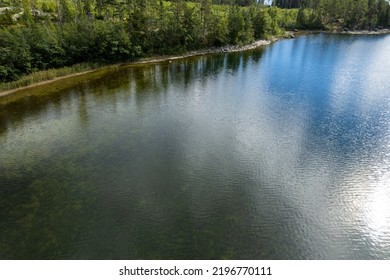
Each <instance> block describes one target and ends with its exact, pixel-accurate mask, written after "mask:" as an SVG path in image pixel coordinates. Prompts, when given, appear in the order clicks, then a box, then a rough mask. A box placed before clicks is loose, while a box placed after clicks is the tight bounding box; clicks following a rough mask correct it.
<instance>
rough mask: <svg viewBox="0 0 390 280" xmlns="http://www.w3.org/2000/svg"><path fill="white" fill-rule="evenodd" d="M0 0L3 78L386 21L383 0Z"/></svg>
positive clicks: (389, 14) (389, 18)
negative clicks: (270, 0)
mask: <svg viewBox="0 0 390 280" xmlns="http://www.w3.org/2000/svg"><path fill="white" fill-rule="evenodd" d="M267 3H268V2H267V1H255V0H219V1H218V0H214V1H212V0H197V1H196V0H193V1H184V0H173V1H163V0H83V1H82V0H9V1H0V83H5V82H11V81H15V80H18V79H20V78H21V77H23V76H24V75H27V74H30V73H33V72H37V71H41V70H47V69H53V68H61V67H65V66H72V65H78V64H80V63H100V64H103V65H104V64H110V63H116V62H129V61H134V60H135V59H137V58H140V57H146V56H153V55H167V54H176V53H185V52H187V51H191V50H197V49H202V48H210V47H218V46H224V45H245V44H249V43H251V42H253V41H254V40H258V39H265V38H269V37H271V36H283V34H285V31H286V30H294V29H308V30H313V29H320V30H346V29H348V30H361V29H367V30H372V29H377V28H379V29H380V28H388V27H389V26H390V5H389V3H388V1H386V0H343V1H340V0H276V1H274V2H273V3H272V5H266V4H267Z"/></svg>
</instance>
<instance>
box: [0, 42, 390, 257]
mask: <svg viewBox="0 0 390 280" xmlns="http://www.w3.org/2000/svg"><path fill="white" fill-rule="evenodd" d="M389 69H390V36H334V35H313V36H303V37H300V38H298V39H295V40H283V41H280V42H277V43H275V44H273V45H271V46H268V47H265V48H264V49H259V50H255V51H248V52H244V53H233V54H223V55H213V56H203V57H198V58H191V59H186V60H181V61H174V62H172V63H160V64H153V65H144V66H137V67H127V68H126V67H125V68H119V69H112V70H109V71H104V72H99V73H94V74H92V75H89V76H83V77H82V78H80V77H78V78H76V79H73V80H70V81H69V80H67V81H61V82H59V83H57V84H52V85H48V86H45V87H41V88H38V89H34V90H29V91H27V92H24V93H22V94H19V95H17V96H12V97H7V98H3V99H0V237H1V238H0V258H2V259H225V258H226V259H390V83H389V81H390V71H389Z"/></svg>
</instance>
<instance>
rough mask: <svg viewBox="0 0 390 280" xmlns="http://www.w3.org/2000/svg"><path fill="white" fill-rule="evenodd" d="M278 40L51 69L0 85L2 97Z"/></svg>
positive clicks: (0, 95)
mask: <svg viewBox="0 0 390 280" xmlns="http://www.w3.org/2000/svg"><path fill="white" fill-rule="evenodd" d="M276 40H277V38H275V37H274V38H271V39H269V40H258V41H255V42H253V43H251V44H248V45H245V46H240V45H226V46H223V47H218V48H217V47H213V48H208V49H201V50H196V51H190V52H186V53H184V54H178V55H169V56H151V57H146V58H142V59H139V60H137V61H134V62H128V63H121V64H106V65H104V64H91V63H83V64H77V65H74V66H72V67H63V68H59V69H50V70H45V71H39V72H34V73H32V74H29V75H26V76H24V77H22V78H21V79H19V80H16V81H13V82H8V83H0V97H2V96H6V95H9V94H12V93H14V92H17V91H19V90H23V89H26V88H29V87H34V86H39V85H42V84H47V83H50V82H54V81H58V80H60V79H65V78H71V77H74V76H79V75H83V74H87V73H90V72H92V71H95V70H103V69H105V68H111V67H118V66H126V65H137V64H146V63H158V62H163V61H171V60H177V59H183V58H187V57H194V56H201V55H207V54H213V53H227V52H239V51H245V50H250V49H255V48H258V47H261V46H265V45H268V44H271V43H272V42H274V41H276Z"/></svg>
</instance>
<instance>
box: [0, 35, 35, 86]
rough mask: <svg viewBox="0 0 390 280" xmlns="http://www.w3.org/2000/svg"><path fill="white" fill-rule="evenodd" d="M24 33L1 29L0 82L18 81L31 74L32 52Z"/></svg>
mask: <svg viewBox="0 0 390 280" xmlns="http://www.w3.org/2000/svg"><path fill="white" fill-rule="evenodd" d="M23 33H24V32H23V31H21V30H19V29H14V28H12V29H10V30H7V29H0V81H1V82H7V81H12V80H16V79H18V78H19V77H20V76H21V75H23V74H25V73H30V72H31V60H32V58H31V52H30V48H29V45H28V42H27V40H26V39H25V37H24V34H23Z"/></svg>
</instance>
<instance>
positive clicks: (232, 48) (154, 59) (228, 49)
mask: <svg viewBox="0 0 390 280" xmlns="http://www.w3.org/2000/svg"><path fill="white" fill-rule="evenodd" d="M319 33H325V34H340V35H384V34H390V29H388V28H386V29H377V30H333V31H329V30H297V29H295V30H290V31H286V33H285V34H284V35H282V36H279V37H272V38H271V39H268V40H265V39H263V40H257V41H255V42H253V43H251V44H249V45H244V46H238V45H227V46H223V47H211V48H208V49H200V50H194V51H189V52H186V53H184V54H181V55H179V54H177V55H163V56H150V57H144V58H140V59H138V60H136V61H133V62H124V63H116V64H107V65H105V66H101V67H97V68H95V69H91V70H87V71H82V72H76V73H73V74H69V75H64V76H59V77H56V78H53V79H48V80H45V81H41V82H37V83H31V84H29V85H27V86H23V87H17V88H14V89H8V90H3V91H1V90H0V98H2V97H5V96H9V95H11V94H14V93H17V92H19V91H23V90H27V89H30V88H35V87H39V86H42V85H47V84H50V83H54V82H57V81H60V80H65V79H69V78H72V77H77V76H82V75H86V74H90V73H93V72H98V71H102V70H107V69H110V68H118V67H128V66H136V65H142V64H149V63H151V64H153V63H160V62H167V61H169V62H171V61H173V60H179V59H185V58H190V57H196V56H202V55H209V54H217V53H233V52H241V51H247V50H252V49H256V48H259V47H261V46H266V45H270V44H272V43H273V42H275V41H277V40H278V39H285V38H295V36H301V35H308V34H319Z"/></svg>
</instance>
